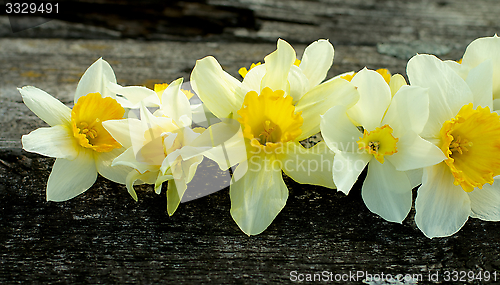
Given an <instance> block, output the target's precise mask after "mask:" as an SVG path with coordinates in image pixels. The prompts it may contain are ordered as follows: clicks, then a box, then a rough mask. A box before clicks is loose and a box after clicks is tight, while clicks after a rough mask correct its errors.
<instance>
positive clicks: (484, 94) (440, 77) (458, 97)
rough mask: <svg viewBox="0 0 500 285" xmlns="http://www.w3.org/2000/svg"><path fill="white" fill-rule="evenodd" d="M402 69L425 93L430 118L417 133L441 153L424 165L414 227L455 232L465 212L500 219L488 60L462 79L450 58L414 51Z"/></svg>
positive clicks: (499, 160) (497, 134)
mask: <svg viewBox="0 0 500 285" xmlns="http://www.w3.org/2000/svg"><path fill="white" fill-rule="evenodd" d="M465 60H466V58H465V57H464V61H465ZM407 72H408V78H409V81H410V84H411V85H412V86H421V87H424V88H428V92H429V110H430V112H429V120H428V122H427V124H426V125H425V127H424V129H423V131H422V134H421V135H422V137H424V138H426V139H428V140H429V141H432V142H433V143H434V144H435V145H436V146H437V147H439V148H440V149H441V150H442V153H443V154H444V155H445V156H446V159H445V160H444V161H443V162H441V163H439V164H437V165H434V166H430V167H427V168H425V169H424V173H423V179H422V185H421V186H420V188H419V190H418V195H417V199H416V203H415V209H416V215H415V221H416V223H417V226H418V227H419V228H420V230H422V232H423V233H424V234H425V235H426V236H428V237H430V238H433V237H443V236H449V235H452V234H454V233H456V232H457V231H458V230H460V228H461V227H462V226H463V225H464V224H465V222H466V221H467V219H468V217H469V216H471V217H475V218H480V219H482V220H488V221H498V220H500V182H498V181H496V180H497V177H498V175H499V174H500V146H499V143H498V142H499V141H500V119H499V116H498V114H496V113H495V112H492V107H493V95H492V80H491V78H492V73H493V67H492V62H491V61H485V62H482V63H481V64H479V65H478V66H476V67H474V68H472V69H471V70H470V71H469V72H468V75H467V78H466V80H464V79H463V78H462V77H460V76H459V75H458V74H457V73H456V72H454V70H453V69H452V68H450V65H449V63H444V62H442V61H441V60H439V59H438V58H436V57H435V56H432V55H417V56H415V57H413V58H412V59H410V61H409V62H408V67H407ZM470 78H475V79H476V80H480V82H474V81H470ZM481 84H482V85H483V86H482V87H481V88H478V86H479V85H481Z"/></svg>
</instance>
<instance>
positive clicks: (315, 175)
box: [279, 142, 336, 189]
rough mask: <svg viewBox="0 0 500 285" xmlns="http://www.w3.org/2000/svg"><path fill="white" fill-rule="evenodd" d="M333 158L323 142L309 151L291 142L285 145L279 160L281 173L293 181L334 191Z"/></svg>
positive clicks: (332, 154)
mask: <svg viewBox="0 0 500 285" xmlns="http://www.w3.org/2000/svg"><path fill="white" fill-rule="evenodd" d="M333 156H334V153H333V151H331V150H330V149H328V147H327V146H326V144H325V142H319V143H318V144H316V145H315V146H313V147H312V148H309V149H306V148H304V147H303V146H302V145H301V144H299V143H296V142H291V143H288V144H287V145H286V149H285V150H284V153H283V154H281V155H280V157H279V159H280V161H281V166H282V169H283V171H284V172H285V174H286V175H288V176H289V177H291V178H292V179H293V180H295V181H297V182H299V183H302V184H312V185H319V186H323V187H326V188H330V189H335V188H336V187H335V184H334V183H333V177H332V165H333Z"/></svg>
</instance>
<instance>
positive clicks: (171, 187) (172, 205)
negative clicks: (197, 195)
mask: <svg viewBox="0 0 500 285" xmlns="http://www.w3.org/2000/svg"><path fill="white" fill-rule="evenodd" d="M186 188H187V186H186V183H184V180H174V179H172V180H169V181H168V186H167V212H168V215H169V216H172V215H173V214H174V212H175V210H177V207H179V204H180V203H181V200H182V196H183V195H184V192H186Z"/></svg>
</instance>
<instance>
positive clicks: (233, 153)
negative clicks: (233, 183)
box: [181, 119, 247, 170]
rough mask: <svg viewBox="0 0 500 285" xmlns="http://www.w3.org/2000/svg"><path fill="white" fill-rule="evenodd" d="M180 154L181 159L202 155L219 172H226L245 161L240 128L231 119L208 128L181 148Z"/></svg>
mask: <svg viewBox="0 0 500 285" xmlns="http://www.w3.org/2000/svg"><path fill="white" fill-rule="evenodd" d="M181 153H182V157H183V159H189V158H192V157H195V156H198V155H200V154H203V155H204V156H206V157H208V158H210V159H211V160H213V161H215V162H216V163H217V164H218V165H219V167H220V169H221V170H227V169H228V168H229V167H232V166H234V165H236V164H237V163H240V162H242V161H245V160H246V159H247V150H246V145H245V140H244V138H243V133H242V131H241V126H240V124H239V123H238V121H236V120H232V119H225V120H223V121H222V122H220V123H217V124H214V125H212V126H210V127H209V128H208V129H207V130H205V131H204V132H203V133H202V134H201V135H200V136H198V137H197V138H196V139H195V140H193V141H192V142H191V143H190V144H189V145H188V146H185V147H183V148H182V151H181Z"/></svg>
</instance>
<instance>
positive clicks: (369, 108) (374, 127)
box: [321, 68, 445, 223]
mask: <svg viewBox="0 0 500 285" xmlns="http://www.w3.org/2000/svg"><path fill="white" fill-rule="evenodd" d="M351 83H352V84H354V85H355V86H356V87H357V88H358V92H359V95H360V99H359V101H358V102H357V103H356V104H355V105H354V106H353V107H352V108H350V109H346V107H344V106H334V107H333V108H331V109H330V110H328V111H327V112H326V113H325V114H324V115H323V116H322V118H321V133H322V135H323V138H324V140H325V142H326V144H327V145H328V147H329V148H330V149H331V150H333V151H334V152H335V159H334V163H333V180H334V181H335V184H336V185H337V189H338V190H340V191H342V192H344V193H346V194H348V193H349V191H350V189H351V188H352V186H353V185H354V183H355V182H356V180H357V178H358V176H359V174H360V173H361V171H362V170H363V169H364V168H365V166H366V165H367V164H368V174H367V176H366V179H365V181H364V183H363V186H362V188H361V195H362V197H363V201H364V202H365V204H366V206H367V207H368V209H370V210H371V211H372V212H374V213H376V214H378V215H380V216H381V217H383V218H384V219H386V220H388V221H391V222H399V223H400V222H402V221H403V220H404V218H405V217H406V216H407V214H408V212H409V211H410V208H411V204H412V191H411V190H412V188H413V186H416V185H415V182H413V181H412V180H413V177H411V176H408V174H407V173H406V171H408V170H413V169H418V168H422V167H426V166H430V165H434V164H436V163H439V162H441V161H442V160H443V159H444V158H445V156H444V155H443V153H442V152H441V151H440V149H439V148H438V147H436V146H435V145H433V144H432V143H430V142H428V141H426V140H424V139H422V138H421V137H420V136H419V133H420V132H421V131H422V128H423V127H424V125H425V123H426V122H427V117H428V115H429V107H428V105H429V98H428V95H427V92H426V91H425V89H423V88H419V87H409V86H403V87H401V88H400V89H399V90H398V91H397V92H396V94H395V95H394V97H392V96H391V90H390V87H389V85H388V84H387V83H386V81H385V80H384V78H383V77H382V76H381V75H380V74H379V73H377V72H375V71H372V70H368V69H366V68H365V69H363V70H361V71H360V72H358V73H357V74H356V75H355V76H354V77H353V78H352V80H351ZM391 97H392V99H391ZM416 183H418V180H417V182H416Z"/></svg>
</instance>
